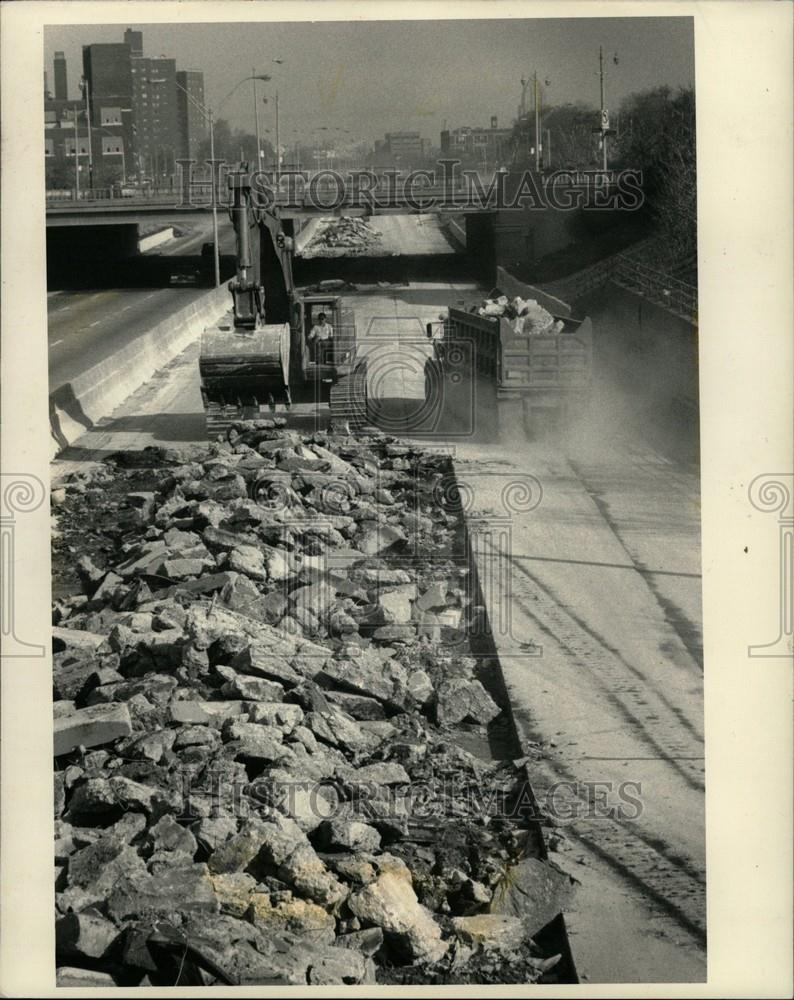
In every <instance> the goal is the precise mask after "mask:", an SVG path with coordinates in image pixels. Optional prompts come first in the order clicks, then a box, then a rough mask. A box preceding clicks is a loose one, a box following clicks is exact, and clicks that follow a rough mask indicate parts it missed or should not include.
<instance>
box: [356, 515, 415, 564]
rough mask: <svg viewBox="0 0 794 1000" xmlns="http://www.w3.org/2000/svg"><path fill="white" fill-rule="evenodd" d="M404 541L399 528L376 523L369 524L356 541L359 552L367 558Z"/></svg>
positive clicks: (402, 533) (405, 537) (403, 533)
mask: <svg viewBox="0 0 794 1000" xmlns="http://www.w3.org/2000/svg"><path fill="white" fill-rule="evenodd" d="M406 540H407V536H406V534H405V532H404V531H402V530H401V529H400V528H397V527H395V526H393V525H391V524H382V523H378V522H371V523H370V524H369V525H367V526H366V527H364V528H363V530H362V531H361V533H360V534H359V535H358V538H357V539H356V541H357V543H358V547H359V548H360V550H361V551H362V552H363V553H364V554H365V555H368V556H374V555H377V554H378V553H380V552H385V551H386V549H390V548H391V547H392V546H393V545H397V544H398V543H400V542H405V541H406Z"/></svg>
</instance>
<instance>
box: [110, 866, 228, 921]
mask: <svg viewBox="0 0 794 1000" xmlns="http://www.w3.org/2000/svg"><path fill="white" fill-rule="evenodd" d="M219 910H220V904H219V903H218V900H217V897H216V896H215V893H214V892H213V890H212V882H211V880H210V877H209V871H208V869H207V866H206V865H204V864H188V865H184V866H181V865H177V866H174V867H169V868H163V869H161V870H160V871H158V872H157V874H149V873H148V872H144V873H143V874H133V875H125V876H122V878H120V879H119V880H118V882H117V883H116V886H115V888H114V889H113V891H112V892H111V893H110V896H109V897H108V901H107V912H108V916H109V917H110V918H111V919H112V920H115V921H117V922H119V923H120V922H122V921H127V920H131V919H141V918H143V917H150V916H163V917H171V918H172V919H173V916H174V914H177V913H178V914H183V915H188V914H196V913H201V914H208V915H210V914H214V913H218V911H219Z"/></svg>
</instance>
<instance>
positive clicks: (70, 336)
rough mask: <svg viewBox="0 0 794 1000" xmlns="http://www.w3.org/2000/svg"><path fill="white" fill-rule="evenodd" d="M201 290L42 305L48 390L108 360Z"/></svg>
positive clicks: (77, 297)
mask: <svg viewBox="0 0 794 1000" xmlns="http://www.w3.org/2000/svg"><path fill="white" fill-rule="evenodd" d="M206 291H207V290H206V289H205V288H114V289H103V290H101V291H93V292H84V291H80V292H63V293H62V294H61V295H58V296H56V297H54V298H49V299H48V300H47V334H48V341H49V372H50V391H52V390H54V389H57V388H58V386H60V385H63V384H64V383H65V382H69V381H70V380H72V379H74V378H75V377H76V376H77V375H80V374H81V373H82V372H84V371H86V369H88V368H90V367H91V366H92V365H95V364H97V363H98V362H99V361H103V360H104V359H105V358H107V357H110V355H112V354H114V353H115V352H116V351H118V350H119V349H120V348H122V347H124V346H125V345H126V344H128V343H130V341H132V340H134V339H135V338H136V337H139V336H141V335H142V334H144V333H146V332H147V331H148V330H151V329H152V327H153V326H156V325H157V324H158V323H160V322H162V321H163V320H164V319H166V318H167V317H168V316H169V315H170V314H172V313H174V312H176V311H177V310H179V309H182V308H184V307H185V306H186V305H188V304H189V303H190V302H193V301H194V300H195V299H197V298H199V297H200V296H201V295H204V294H206Z"/></svg>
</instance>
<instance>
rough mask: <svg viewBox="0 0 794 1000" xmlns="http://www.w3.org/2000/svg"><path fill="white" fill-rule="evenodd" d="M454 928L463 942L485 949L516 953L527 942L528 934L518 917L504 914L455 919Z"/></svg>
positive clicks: (476, 915) (453, 921) (485, 914)
mask: <svg viewBox="0 0 794 1000" xmlns="http://www.w3.org/2000/svg"><path fill="white" fill-rule="evenodd" d="M452 926H453V927H454V928H455V933H456V934H457V935H458V937H459V938H460V939H461V941H464V942H465V943H466V944H470V945H477V946H480V947H483V948H488V949H498V950H499V951H515V950H517V949H518V948H520V947H522V945H524V944H525V943H526V941H527V932H526V930H525V928H524V925H523V924H522V922H521V921H520V920H519V919H518V917H512V916H508V915H506V914H502V913H478V914H475V915H474V916H471V917H454V918H453V920H452Z"/></svg>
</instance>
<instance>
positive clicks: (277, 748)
mask: <svg viewBox="0 0 794 1000" xmlns="http://www.w3.org/2000/svg"><path fill="white" fill-rule="evenodd" d="M223 737H224V739H225V740H229V741H232V742H233V743H234V744H235V745H236V746H237V754H238V756H243V757H249V758H252V759H254V760H263V761H268V762H270V763H273V762H275V761H277V760H281V759H282V758H283V757H287V756H289V753H290V751H289V750H288V748H287V747H285V746H284V744H283V743H282V741H281V737H282V733H281V730H280V729H277V728H276V727H275V726H263V725H259V724H258V723H255V722H240V721H237V720H236V719H234V720H233V719H229V720H228V721H227V722H225V723H224V726H223Z"/></svg>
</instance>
